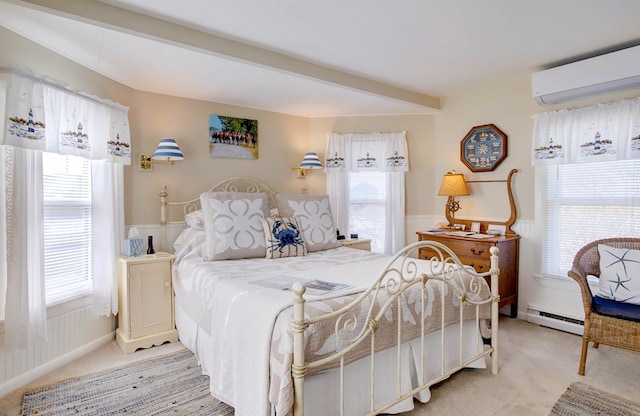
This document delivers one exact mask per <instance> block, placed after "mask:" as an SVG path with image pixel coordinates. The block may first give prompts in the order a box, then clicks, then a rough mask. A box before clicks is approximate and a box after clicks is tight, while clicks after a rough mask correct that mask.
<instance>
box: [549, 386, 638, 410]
mask: <svg viewBox="0 0 640 416" xmlns="http://www.w3.org/2000/svg"><path fill="white" fill-rule="evenodd" d="M591 415H594V416H595V415H608V416H640V403H636V402H632V401H630V400H627V399H624V398H622V397H620V396H616V395H614V394H611V393H607V392H606V391H602V390H599V389H596V388H595V387H591V386H589V385H587V384H584V383H580V382H575V383H573V384H571V385H570V386H569V388H567V391H566V392H565V393H564V394H563V395H562V396H561V397H560V399H558V401H557V402H556V404H555V405H554V406H553V409H552V410H551V413H550V416H591Z"/></svg>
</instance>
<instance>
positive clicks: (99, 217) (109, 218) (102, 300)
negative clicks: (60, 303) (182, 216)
mask: <svg viewBox="0 0 640 416" xmlns="http://www.w3.org/2000/svg"><path fill="white" fill-rule="evenodd" d="M91 180H92V182H91V191H92V194H93V195H92V198H91V200H92V210H91V211H92V212H91V214H92V220H93V296H94V305H95V309H96V312H97V313H98V315H110V314H114V315H115V314H117V313H118V281H117V270H116V267H117V266H116V261H115V259H116V257H117V256H118V254H120V249H121V247H120V242H121V241H122V239H123V235H124V210H123V207H124V179H123V167H122V165H121V164H116V163H111V162H107V161H104V160H95V161H93V162H92V163H91ZM105 196H108V197H105Z"/></svg>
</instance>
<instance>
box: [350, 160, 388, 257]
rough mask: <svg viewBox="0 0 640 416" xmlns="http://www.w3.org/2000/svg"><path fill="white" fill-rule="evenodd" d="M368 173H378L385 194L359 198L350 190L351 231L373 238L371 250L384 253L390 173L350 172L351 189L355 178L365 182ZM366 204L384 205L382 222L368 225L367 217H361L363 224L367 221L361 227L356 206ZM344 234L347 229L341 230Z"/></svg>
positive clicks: (363, 236) (374, 173) (375, 173)
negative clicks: (358, 224) (358, 222)
mask: <svg viewBox="0 0 640 416" xmlns="http://www.w3.org/2000/svg"><path fill="white" fill-rule="evenodd" d="M366 175H376V178H377V180H381V181H382V182H383V184H384V195H382V197H380V196H371V197H366V198H361V199H358V197H357V196H356V195H354V193H353V192H351V191H350V192H349V201H348V206H349V213H348V216H349V217H348V218H349V220H348V224H349V233H357V234H358V237H359V238H370V239H371V251H373V252H376V253H383V252H384V248H385V242H386V240H385V239H386V235H385V234H386V233H385V230H386V224H385V222H386V220H387V215H386V198H387V197H388V194H389V181H388V178H387V175H388V173H386V172H350V173H349V189H350V190H351V187H352V181H353V180H354V179H359V180H360V181H362V182H364V181H363V180H362V178H363V177H366ZM366 205H375V206H381V207H382V218H381V219H380V222H376V224H377V225H376V224H374V225H371V226H366V223H367V220H366V219H364V218H363V219H360V221H362V222H361V224H362V223H365V227H364V228H363V227H359V226H357V225H356V221H358V220H357V219H356V218H355V211H356V210H355V209H354V208H355V207H356V206H366ZM340 231H341V233H342V234H346V231H342V230H340ZM348 236H349V235H347V237H348Z"/></svg>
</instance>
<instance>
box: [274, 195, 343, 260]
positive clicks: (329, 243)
mask: <svg viewBox="0 0 640 416" xmlns="http://www.w3.org/2000/svg"><path fill="white" fill-rule="evenodd" d="M276 204H277V205H278V212H279V213H280V215H281V216H283V217H294V218H295V219H297V220H298V223H299V224H300V227H301V229H302V238H303V239H304V241H305V243H306V244H307V250H308V251H309V252H312V251H319V250H327V249H330V248H336V247H340V246H341V244H340V243H339V242H338V239H337V238H336V227H335V225H334V223H333V217H332V215H331V206H330V204H329V196H328V195H306V194H276Z"/></svg>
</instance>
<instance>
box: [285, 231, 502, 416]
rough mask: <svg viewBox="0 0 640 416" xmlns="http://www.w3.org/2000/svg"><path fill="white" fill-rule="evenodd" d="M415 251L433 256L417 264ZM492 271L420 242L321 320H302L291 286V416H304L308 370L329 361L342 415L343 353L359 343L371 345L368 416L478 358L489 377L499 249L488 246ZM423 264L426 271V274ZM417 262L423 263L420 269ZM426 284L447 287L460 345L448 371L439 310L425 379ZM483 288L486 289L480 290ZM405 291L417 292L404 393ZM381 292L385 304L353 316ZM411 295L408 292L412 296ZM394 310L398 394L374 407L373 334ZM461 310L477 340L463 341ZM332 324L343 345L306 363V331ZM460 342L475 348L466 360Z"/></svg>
mask: <svg viewBox="0 0 640 416" xmlns="http://www.w3.org/2000/svg"><path fill="white" fill-rule="evenodd" d="M420 248H429V249H430V250H432V251H433V252H435V253H436V254H435V255H434V256H433V257H432V258H430V259H429V260H417V259H415V258H413V257H411V256H412V254H413V253H415V252H417V250H418V249H420ZM490 251H491V269H490V270H489V271H488V272H486V273H476V272H475V271H473V270H470V269H469V268H468V267H467V266H464V265H463V264H462V263H461V262H460V260H459V259H458V257H457V256H456V255H455V254H454V253H453V252H452V251H451V250H450V249H449V248H448V247H446V246H445V245H443V244H441V243H438V242H432V241H419V242H417V243H414V244H411V245H408V246H407V247H405V248H404V249H402V250H401V251H400V252H398V253H397V254H396V255H395V256H394V257H393V258H392V259H391V260H389V262H388V263H387V265H386V267H385V269H384V270H383V271H382V272H381V273H380V274H379V276H378V278H377V279H376V281H375V282H374V283H373V284H372V285H371V286H370V287H369V289H367V290H366V291H365V292H363V293H362V294H361V295H359V296H358V297H357V299H355V300H354V301H353V302H351V303H349V304H348V305H346V306H344V307H343V308H341V309H339V310H336V311H334V312H332V313H328V314H325V315H322V316H318V317H314V318H306V317H305V298H304V293H305V287H304V285H303V284H302V283H296V284H294V286H293V292H294V309H293V322H292V332H293V364H292V376H293V383H294V408H293V414H294V416H303V415H304V382H305V376H307V375H308V374H310V373H311V372H313V370H314V369H316V368H318V367H321V366H324V367H323V368H325V367H326V365H327V364H328V363H330V362H331V363H335V364H336V367H338V368H339V371H340V395H339V397H340V409H341V415H344V403H345V397H344V396H345V389H344V372H345V365H346V364H347V363H346V361H345V355H346V354H347V353H349V352H351V351H352V350H354V349H357V348H363V345H364V344H363V343H364V342H366V341H367V340H369V341H370V343H371V345H370V352H369V353H368V354H369V356H370V362H371V364H370V365H371V380H370V384H371V390H370V400H371V405H370V413H368V414H370V415H375V414H379V413H381V412H384V411H385V410H387V409H389V408H391V407H392V406H394V405H395V404H397V403H400V402H401V401H403V400H405V399H407V398H410V397H412V396H414V395H415V394H416V393H418V392H420V391H422V390H425V389H427V388H428V387H430V386H432V385H433V384H436V383H438V382H440V381H442V380H444V379H446V378H447V377H449V376H450V375H451V374H453V373H455V372H456V371H459V370H460V369H462V368H464V367H466V366H468V365H469V364H471V363H473V362H474V361H477V360H478V359H480V358H483V357H486V356H487V355H491V372H492V373H493V374H497V373H498V304H499V301H500V296H499V294H498V277H499V274H500V270H499V269H498V248H496V247H492V248H491V250H490ZM425 262H426V263H427V264H426V267H427V270H428V273H425V272H424V271H421V270H424V267H425ZM418 263H421V264H422V269H421V268H420V267H419V265H418ZM485 278H490V287H491V290H490V294H488V293H487V290H486V286H484V284H483V282H481V280H485ZM429 281H437V282H441V285H446V286H447V287H448V288H449V289H452V290H453V291H454V292H453V293H454V294H455V296H456V297H457V298H458V300H459V318H457V319H458V323H459V325H460V341H459V358H458V362H457V365H456V366H454V367H453V368H446V366H445V362H444V353H445V351H446V348H445V336H444V332H445V331H444V329H445V326H446V323H445V308H444V307H442V308H440V309H441V314H440V315H441V316H440V321H441V322H440V332H441V336H440V343H441V345H440V355H441V357H440V360H441V361H440V362H441V365H440V374H438V375H437V376H436V377H432V378H430V379H428V377H427V376H426V375H425V365H424V362H425V348H426V347H427V345H426V344H425V335H426V333H425V320H426V319H428V318H427V315H426V314H425V309H426V308H425V301H426V296H427V293H426V287H427V285H428V283H429ZM483 287H485V289H484V291H483ZM442 289H443V290H440V297H441V299H440V301H441V302H442V303H443V304H444V301H445V298H444V296H445V292H446V290H444V287H443V288H442ZM408 290H419V291H420V302H421V303H420V305H421V311H420V317H421V319H420V321H421V323H420V337H421V340H420V348H421V351H420V367H419V368H420V369H421V371H420V374H419V375H418V386H417V387H415V388H412V389H411V390H409V391H404V392H403V391H402V386H401V374H400V372H401V371H402V365H401V363H400V351H401V348H400V346H401V343H402V342H403V337H402V330H403V319H402V307H401V304H402V302H403V299H402V298H403V296H404V295H405V294H407V291H408ZM379 294H384V295H385V296H383V297H382V298H383V299H384V303H383V304H382V305H381V306H380V309H379V310H378V311H374V309H373V307H374V304H377V302H373V301H372V302H370V305H369V306H368V313H367V315H366V318H364V320H363V319H362V317H358V316H356V315H355V314H354V313H353V312H352V311H353V310H354V309H355V308H356V306H358V305H360V304H361V302H362V301H363V300H365V299H367V298H368V297H372V299H379V298H378V295H379ZM412 294H413V293H412ZM413 295H414V296H415V294H413ZM489 304H490V328H491V346H490V347H489V348H486V349H483V348H482V344H483V339H482V336H481V329H482V328H481V325H482V324H483V323H484V322H485V319H483V318H481V308H487V307H488V305H489ZM394 306H395V311H392V312H393V313H394V314H395V321H396V322H395V323H396V326H397V331H396V338H397V339H395V340H394V342H395V346H394V347H393V348H397V367H396V368H397V374H396V375H397V384H396V387H397V393H396V394H395V398H394V399H393V400H391V401H389V402H387V403H384V404H382V405H377V406H376V397H375V392H376V388H375V387H376V386H375V384H376V377H375V353H376V332H377V330H378V329H379V326H380V325H390V323H389V322H386V319H383V317H384V316H385V314H387V313H388V311H389V310H391V309H392V308H393V307H394ZM465 308H475V314H474V315H475V318H474V320H475V325H476V328H477V331H476V334H477V335H476V337H475V339H474V340H465V339H463V331H462V326H463V325H462V323H463V321H464V320H465V319H468V317H467V318H464V310H465ZM429 319H437V317H431V318H429ZM328 320H335V329H334V331H335V333H334V335H335V336H336V337H337V338H339V339H341V341H344V345H345V347H344V348H342V349H340V350H339V351H337V352H335V353H333V354H331V355H329V356H325V357H323V358H322V359H318V360H310V361H307V358H306V357H305V331H306V330H307V329H308V328H309V327H310V326H312V325H316V324H318V323H320V322H322V321H328ZM465 342H473V343H475V344H476V348H475V349H474V351H476V353H475V354H474V355H473V356H472V357H467V358H466V359H465V357H464V355H463V348H464V345H465Z"/></svg>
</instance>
